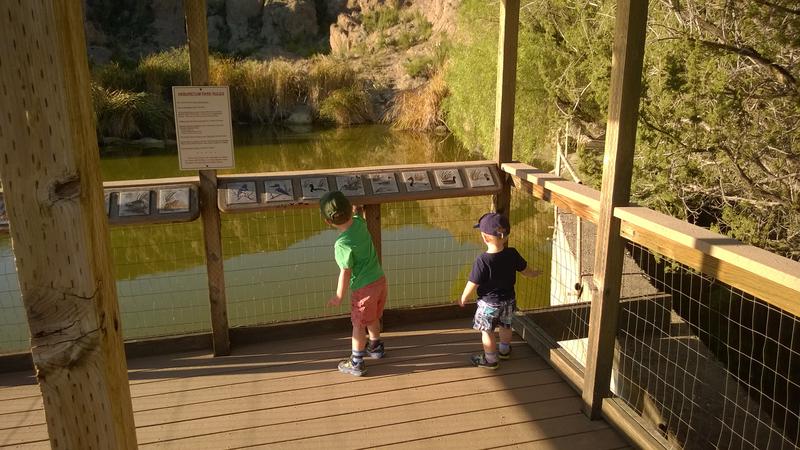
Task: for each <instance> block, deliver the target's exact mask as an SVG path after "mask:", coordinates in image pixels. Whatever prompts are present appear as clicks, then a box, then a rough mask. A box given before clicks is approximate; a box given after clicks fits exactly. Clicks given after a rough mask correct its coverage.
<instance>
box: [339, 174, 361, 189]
mask: <svg viewBox="0 0 800 450" xmlns="http://www.w3.org/2000/svg"><path fill="white" fill-rule="evenodd" d="M342 189H344V190H346V191H357V190H359V189H361V179H360V178H358V177H351V178H350V180H349V181H348V182H347V183H345V184H344V185H343V186H342Z"/></svg>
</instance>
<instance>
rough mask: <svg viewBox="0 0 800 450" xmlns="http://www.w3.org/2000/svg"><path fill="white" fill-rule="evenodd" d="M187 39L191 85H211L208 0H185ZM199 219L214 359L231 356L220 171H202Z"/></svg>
mask: <svg viewBox="0 0 800 450" xmlns="http://www.w3.org/2000/svg"><path fill="white" fill-rule="evenodd" d="M183 10H184V14H185V15H186V37H187V39H188V41H189V64H190V66H191V76H192V86H206V85H208V21H207V19H206V0H184V2H183ZM199 197H200V217H201V218H202V221H203V242H205V250H206V270H207V272H208V299H209V302H210V306H211V333H212V335H213V341H214V356H224V355H228V354H230V351H231V350H230V347H231V344H230V338H229V336H228V304H227V299H226V297H225V269H224V267H223V257H222V256H223V255H222V221H221V219H220V215H219V208H217V171H216V170H201V171H200V195H199Z"/></svg>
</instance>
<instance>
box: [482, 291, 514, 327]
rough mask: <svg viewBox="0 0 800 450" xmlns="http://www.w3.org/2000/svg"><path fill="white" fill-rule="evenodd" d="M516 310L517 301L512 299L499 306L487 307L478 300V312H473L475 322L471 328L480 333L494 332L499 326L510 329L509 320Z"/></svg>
mask: <svg viewBox="0 0 800 450" xmlns="http://www.w3.org/2000/svg"><path fill="white" fill-rule="evenodd" d="M516 310H517V301H516V300H514V299H511V300H508V301H505V302H503V303H501V304H499V305H489V304H488V303H484V302H483V301H481V300H478V310H477V311H475V321H474V322H473V323H472V328H474V329H476V330H480V331H494V329H495V328H496V327H497V326H499V325H502V326H504V327H506V328H511V320H512V318H513V317H514V311H516Z"/></svg>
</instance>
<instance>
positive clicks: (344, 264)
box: [333, 216, 383, 291]
mask: <svg viewBox="0 0 800 450" xmlns="http://www.w3.org/2000/svg"><path fill="white" fill-rule="evenodd" d="M333 251H334V255H335V257H336V264H338V265H339V268H341V269H351V270H352V273H351V274H350V290H351V291H355V290H356V289H360V288H362V287H364V286H366V285H368V284H370V283H372V282H375V281H377V280H378V279H379V278H380V277H382V276H383V269H381V264H380V263H379V262H378V254H377V253H376V252H375V246H374V245H372V236H371V235H370V234H369V231H368V230H367V223H366V222H365V221H364V219H362V218H361V217H360V216H353V224H352V225H350V227H349V228H347V229H346V230H344V231H343V232H342V234H340V235H339V237H338V238H337V239H336V243H335V244H333Z"/></svg>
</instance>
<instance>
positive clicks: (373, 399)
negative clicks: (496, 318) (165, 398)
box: [142, 368, 561, 440]
mask: <svg viewBox="0 0 800 450" xmlns="http://www.w3.org/2000/svg"><path fill="white" fill-rule="evenodd" d="M473 370H475V369H474V368H473ZM405 378H409V379H407V380H396V379H395V382H396V383H397V384H399V385H400V386H401V387H395V388H394V389H391V390H383V389H379V388H378V389H372V388H369V389H363V388H360V386H361V385H360V384H359V386H355V388H357V389H358V390H355V391H354V390H352V389H341V388H339V389H338V392H336V391H334V392H335V393H334V396H332V397H331V398H326V397H325V395H326V394H327V393H328V392H329V391H328V390H324V389H318V390H315V391H312V392H309V393H308V394H305V393H304V392H297V393H296V394H295V395H294V397H295V400H292V398H291V397H285V396H268V397H266V398H264V402H263V403H262V404H260V405H252V406H256V407H255V408H250V409H248V408H246V407H245V408H242V409H241V410H239V411H238V412H236V413H231V414H227V415H222V416H218V415H212V414H209V413H208V412H205V413H204V414H205V417H206V418H205V419H200V418H198V420H192V421H187V422H180V423H172V424H168V426H162V425H161V424H159V425H158V426H155V427H151V428H153V429H151V430H142V433H143V434H146V435H147V436H148V439H152V440H156V439H171V438H174V437H178V436H191V435H193V434H195V433H197V432H198V431H200V432H206V433H211V432H223V431H225V430H230V429H247V428H252V427H261V426H269V425H274V424H281V423H283V422H285V421H286V420H287V418H288V420H289V422H292V423H296V422H298V421H300V420H310V419H319V418H325V417H327V416H336V415H342V414H347V413H349V412H350V411H351V409H352V405H353V397H352V396H353V392H364V393H363V394H361V395H360V396H359V398H358V403H359V404H364V407H363V409H367V408H372V409H386V408H392V407H397V406H403V405H415V404H420V403H423V402H428V401H435V400H439V399H443V398H450V397H453V398H456V397H465V396H469V395H478V394H484V393H488V392H502V391H505V390H508V389H519V388H524V387H530V386H536V385H545V384H554V383H559V382H560V381H561V380H560V379H559V378H558V375H557V374H556V373H555V372H552V371H551V369H543V370H541V371H526V372H521V373H516V374H513V375H508V376H504V377H489V378H484V379H474V380H469V381H466V382H460V383H457V382H456V381H453V380H450V381H448V382H447V383H435V384H429V385H427V386H426V385H423V384H419V385H417V381H418V380H419V378H416V379H410V378H411V377H405ZM306 399H310V400H311V401H306ZM367 405H368V406H367ZM166 412H167V413H170V412H171V411H166ZM187 413H188V414H192V413H194V414H198V413H200V414H203V412H202V411H198V410H196V409H195V410H193V411H188V412H187ZM163 431H167V432H168V433H166V434H165V433H162V432H163Z"/></svg>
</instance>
